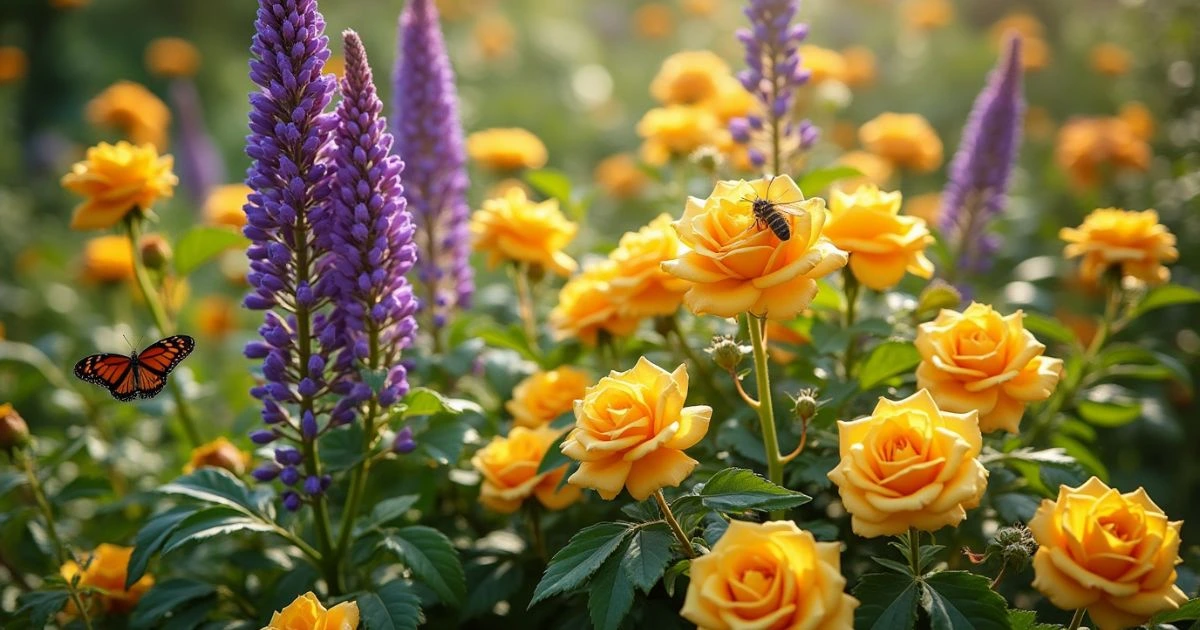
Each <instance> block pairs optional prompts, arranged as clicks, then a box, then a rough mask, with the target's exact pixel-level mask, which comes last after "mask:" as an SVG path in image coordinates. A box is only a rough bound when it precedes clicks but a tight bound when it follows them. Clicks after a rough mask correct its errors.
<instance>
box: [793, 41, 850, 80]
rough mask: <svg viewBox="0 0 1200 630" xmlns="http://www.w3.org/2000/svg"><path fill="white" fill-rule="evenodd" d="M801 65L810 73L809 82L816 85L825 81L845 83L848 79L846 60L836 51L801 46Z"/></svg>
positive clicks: (805, 45) (810, 45)
mask: <svg viewBox="0 0 1200 630" xmlns="http://www.w3.org/2000/svg"><path fill="white" fill-rule="evenodd" d="M800 65H801V67H803V68H804V69H805V70H808V71H809V73H810V75H809V79H808V80H809V82H810V83H812V84H814V85H816V84H819V83H823V82H825V81H842V82H844V80H845V77H846V60H845V59H844V58H842V54H841V53H839V52H838V51H836V50H830V49H828V48H822V47H820V46H814V45H812V44H801V45H800Z"/></svg>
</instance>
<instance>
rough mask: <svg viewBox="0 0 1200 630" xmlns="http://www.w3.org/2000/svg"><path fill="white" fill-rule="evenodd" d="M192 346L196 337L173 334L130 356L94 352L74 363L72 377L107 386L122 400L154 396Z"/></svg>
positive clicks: (189, 352)
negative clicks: (73, 374)
mask: <svg viewBox="0 0 1200 630" xmlns="http://www.w3.org/2000/svg"><path fill="white" fill-rule="evenodd" d="M195 347H196V340H195V339H192V338H191V337H189V336H187V335H173V336H171V337H167V338H166V339H162V340H159V341H157V342H155V343H153V344H150V345H149V346H147V347H146V349H145V350H142V351H141V352H140V353H139V352H134V353H133V354H131V355H129V356H125V355H123V354H108V353H104V354H93V355H91V356H88V357H84V358H82V359H80V361H79V363H76V364H75V376H77V377H79V379H80V380H84V381H87V382H89V383H95V384H96V385H100V386H101V387H105V388H107V389H108V393H110V394H112V396H113V398H116V399H117V400H120V401H122V402H128V401H130V400H133V399H134V398H137V397H138V396H141V397H142V398H154V397H155V396H157V395H158V393H159V392H161V391H162V389H163V386H164V385H166V384H167V375H168V374H170V373H171V370H173V369H175V366H176V365H179V362H180V361H182V360H184V358H186V357H187V355H189V354H191V353H192V349H193V348H195Z"/></svg>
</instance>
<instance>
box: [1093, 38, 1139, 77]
mask: <svg viewBox="0 0 1200 630" xmlns="http://www.w3.org/2000/svg"><path fill="white" fill-rule="evenodd" d="M1088 58H1089V59H1090V61H1091V63H1092V70H1095V71H1096V72H1098V73H1100V74H1103V75H1106V76H1110V77H1118V76H1121V75H1123V74H1128V73H1129V69H1130V68H1131V67H1132V66H1133V55H1130V54H1129V51H1128V50H1125V49H1124V48H1122V47H1120V46H1118V45H1116V44H1114V43H1112V42H1104V43H1101V44H1096V45H1095V46H1093V47H1092V50H1091V52H1090V53H1088Z"/></svg>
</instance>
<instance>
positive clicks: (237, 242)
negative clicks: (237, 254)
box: [175, 226, 250, 276]
mask: <svg viewBox="0 0 1200 630" xmlns="http://www.w3.org/2000/svg"><path fill="white" fill-rule="evenodd" d="M249 245H250V241H249V240H247V239H246V237H244V236H242V235H241V234H240V233H238V232H237V231H234V230H231V229H229V228H221V227H209V226H199V227H194V228H192V229H191V230H189V231H188V233H187V234H184V235H183V238H181V239H179V243H178V244H177V245H176V246H175V271H176V272H178V273H179V275H181V276H186V275H188V274H190V273H192V272H193V271H195V270H196V268H197V267H199V266H200V265H203V264H204V263H206V262H208V261H209V260H212V259H213V258H215V257H216V256H217V255H218V254H220V253H221V252H223V251H226V250H230V249H241V248H245V247H247V246H249Z"/></svg>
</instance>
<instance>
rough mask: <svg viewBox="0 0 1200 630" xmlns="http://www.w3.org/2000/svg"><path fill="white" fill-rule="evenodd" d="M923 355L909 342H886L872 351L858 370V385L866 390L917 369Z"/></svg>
mask: <svg viewBox="0 0 1200 630" xmlns="http://www.w3.org/2000/svg"><path fill="white" fill-rule="evenodd" d="M920 362H921V353H920V352H917V347H916V346H914V345H913V344H912V343H910V342H908V341H885V342H883V343H881V344H879V345H877V346H875V348H874V349H873V350H871V354H869V355H867V360H866V361H864V362H863V364H862V365H861V366H860V367H859V369H858V384H859V386H860V387H862V388H863V389H864V390H868V389H871V388H873V387H875V386H877V385H880V384H881V383H883V382H884V381H886V380H888V379H890V378H892V377H894V376H898V375H900V374H904V373H905V372H908V371H911V370H912V369H913V368H915V367H917V364H918V363H920Z"/></svg>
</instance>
